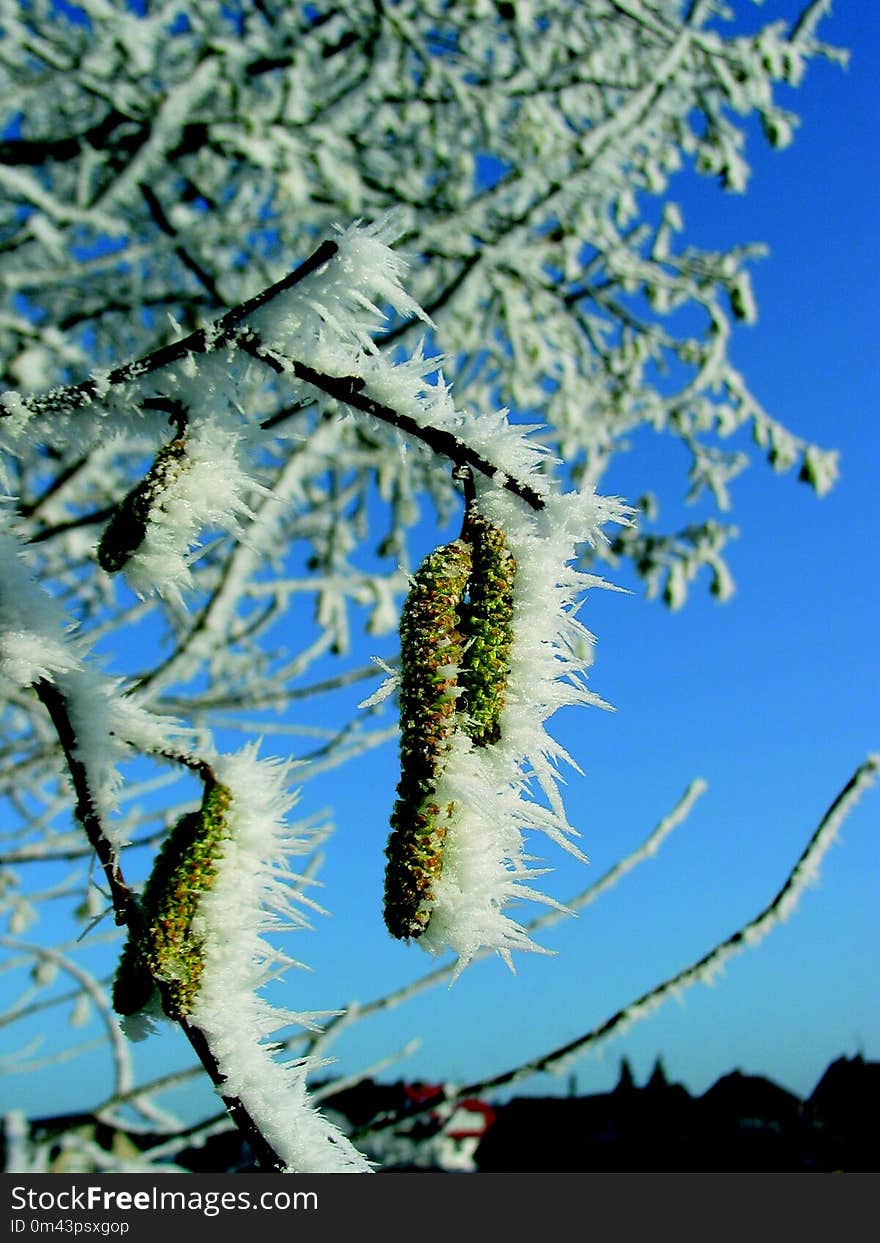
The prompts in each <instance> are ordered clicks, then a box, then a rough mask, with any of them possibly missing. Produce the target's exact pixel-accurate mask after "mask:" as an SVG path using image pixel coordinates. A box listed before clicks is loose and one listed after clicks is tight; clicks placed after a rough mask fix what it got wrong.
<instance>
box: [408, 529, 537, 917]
mask: <svg viewBox="0 0 880 1243" xmlns="http://www.w3.org/2000/svg"><path fill="white" fill-rule="evenodd" d="M515 573H516V564H515V562H514V559H513V557H512V555H511V554H510V552H509V550H508V549H507V547H506V543H505V539H504V534H503V532H502V531H500V530H499V529H498V528H497V527H494V526H492V525H491V524H490V523H488V522H487V521H486V519H485V518H483V517H482V516H481V515H479V514H476V513H473V512H471V513H469V514H468V516H467V519H466V522H465V527H464V532H463V535H462V538H460V539H457V540H455V541H453V542H452V543H450V544H446V545H444V546H443V547H442V548H438V549H437V550H436V551H434V552H432V553H430V554H429V555H428V556H427V557H426V558H425V560H424V561H423V562H422V564H421V566H420V567H419V569H418V571H417V572H416V574H415V576H414V578H413V582H412V586H411V588H410V591H409V594H408V596H407V598H406V601H405V602H404V606H403V611H402V614H401V621H400V658H401V681H400V761H401V776H400V781H399V783H398V787H397V795H398V797H397V801H396V802H395V805H394V811H393V813H392V816H391V828H392V831H391V836H390V838H389V839H388V845H387V847H386V851H385V854H386V856H387V859H388V864H387V867H386V870H385V923H386V925H387V927H388V931H389V932H390V933H391V935H392V936H394V937H397V938H399V939H401V940H406V939H407V938H410V937H419V936H421V935H422V933H423V932H424V931H425V930H426V928H427V927H428V923H429V922H430V918H431V907H432V903H433V900H434V893H433V888H432V886H433V882H434V881H435V880H436V879H437V877H438V876H439V875H440V872H441V870H442V866H443V846H444V840H445V838H446V834H447V832H448V829H449V827H450V825H451V823H452V819H453V816H454V813H455V805H454V804H453V803H450V804H448V805H447V806H445V807H443V806H440V804H439V803H438V801H437V798H436V790H437V785H438V782H439V779H440V776H441V774H442V772H443V767H444V763H445V759H446V754H447V752H448V750H449V746H450V743H451V741H452V738H453V736H454V734H455V733H456V731H457V730H463V732H464V733H465V734H467V735H468V736H469V737H470V738H471V739H472V740H473V744H474V746H478V747H482V746H487V745H489V744H490V743H493V742H497V741H498V739H499V738H500V736H501V726H500V715H501V710H502V708H503V706H504V690H505V686H506V683H507V675H508V672H509V666H508V651H509V648H510V642H511V613H512V607H513V581H514V576H515Z"/></svg>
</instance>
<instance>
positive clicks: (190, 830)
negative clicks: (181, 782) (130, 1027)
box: [113, 781, 232, 1019]
mask: <svg viewBox="0 0 880 1243" xmlns="http://www.w3.org/2000/svg"><path fill="white" fill-rule="evenodd" d="M231 800H232V795H231V793H230V791H229V790H228V789H227V787H226V786H223V785H220V784H219V783H218V782H214V781H211V782H209V783H208V785H207V786H206V787H205V793H204V796H203V798H202V805H201V807H200V808H199V810H198V811H195V812H189V813H188V814H187V815H185V816H182V817H181V818H180V820H178V822H177V824H176V825H175V826H174V828H173V829H172V830H171V832H170V833H169V835H168V837H167V838H166V840H165V842H164V844H163V846H162V848H161V850H160V851H159V853H158V854H157V856H156V860H155V863H154V864H153V870H152V872H151V873H150V876H149V879H148V880H147V883H146V886H145V887H144V892H143V896H142V900H141V901H142V907H143V914H144V930H143V932H142V933H141V934H140V935H139V936H137V937H135V936H133V935H129V939H128V941H127V942H126V945H125V948H124V950H123V951H122V957H121V959H120V962H119V967H118V970H117V972H116V978H115V980H114V983H113V1008H114V1010H116V1012H117V1013H118V1014H124V1015H129V1014H136V1013H137V1012H138V1011H139V1010H141V1009H143V1007H144V1006H145V1005H146V1004H147V1003H148V1002H149V1000H150V998H151V996H152V994H153V990H154V988H156V987H158V989H159V995H160V997H161V1001H162V1009H163V1010H164V1012H165V1013H166V1014H167V1015H168V1017H169V1018H172V1019H179V1018H183V1017H185V1016H186V1015H187V1014H188V1013H189V1010H190V1007H191V1005H192V1002H193V999H194V997H195V995H196V993H197V992H198V988H199V980H200V978H201V974H202V942H201V939H200V937H199V936H198V935H197V934H196V933H195V932H194V931H193V926H192V925H193V918H194V916H195V915H196V912H197V910H198V905H199V900H200V898H201V896H202V894H203V893H204V892H205V891H206V890H208V889H210V888H211V886H212V885H213V883H214V878H215V875H216V863H217V857H218V854H219V852H220V848H221V846H222V843H223V841H224V839H225V838H226V837H227V836H228V831H227V812H228V810H229V805H230V803H231Z"/></svg>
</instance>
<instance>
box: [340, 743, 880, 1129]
mask: <svg viewBox="0 0 880 1243" xmlns="http://www.w3.org/2000/svg"><path fill="white" fill-rule="evenodd" d="M878 770H880V755H870V756H868V758H867V759H866V760H865V761H864V762H863V763H862V764H860V765H859V767H858V768H857V769H856V770H855V772H854V773H853V775H852V776H851V777H850V779H849V781H847V783H846V785H845V786H844V787H843V789H842V790H841V791H840V793H839V794H838V795H837V796H836V797H835V799H834V800H833V802H832V803H831V805H830V807H829V808H828V810H827V811H826V812H825V815H824V816H823V817H822V819H821V820H820V822H819V825H818V827H817V828H816V830H815V832H814V833H813V835H812V837H811V838H810V840H809V842H808V843H807V845H806V846H805V848H804V850H803V851H802V853H801V855H800V858H799V859H798V860H797V862H796V863H795V865H794V867H793V868H792V870H791V871H790V872H789V874H788V876H787V877H786V879H785V881H784V883H783V884H782V886H781V888H780V889H779V891H778V892H777V893H776V895H775V897H774V898H772V900H771V901H770V902H768V904H767V905H766V906H765V907H764V908H763V909H762V910H761V911H760V912H759V913H758V914H757V915H756V916H755V917H754V918H753V919H751V920H750V921H749V922H748V923H747V924H744V925H743V926H742V927H741V928H740V929H739V930H738V931H737V932H734V933H733V934H732V935H731V936H729V937H726V938H725V939H724V940H723V941H720V942H719V943H718V944H717V945H716V946H715V947H714V948H713V949H711V950H709V951H708V953H706V954H704V955H703V956H702V957H701V958H698V959H697V960H696V961H695V962H693V963H691V964H690V965H689V966H687V967H684V968H683V969H682V970H681V971H679V972H677V973H676V974H675V975H672V976H670V977H669V978H668V979H666V980H664V981H663V983H662V984H658V985H656V986H655V987H654V988H652V989H649V990H648V992H646V993H643V994H642V995H641V997H639V998H637V999H636V1000H635V1001H633V1002H630V1004H629V1005H626V1006H623V1007H622V1008H621V1009H620V1010H618V1011H617V1012H616V1013H615V1014H612V1015H611V1017H610V1018H607V1019H605V1020H604V1022H602V1023H599V1024H598V1025H597V1026H596V1027H593V1028H591V1029H590V1031H588V1032H584V1033H582V1034H581V1035H579V1036H576V1037H575V1038H574V1040H570V1041H569V1042H568V1043H567V1044H564V1045H560V1046H559V1047H558V1048H556V1049H553V1050H551V1051H550V1052H549V1053H545V1054H542V1055H541V1056H540V1057H537V1058H534V1059H532V1060H531V1061H527V1062H522V1063H520V1064H519V1065H518V1066H515V1067H513V1068H512V1069H511V1070H507V1071H504V1072H502V1073H501V1074H498V1075H492V1076H490V1077H488V1078H485V1079H479V1080H476V1081H474V1082H473V1083H468V1084H466V1085H465V1086H464V1087H461V1088H440V1089H439V1091H438V1093H437V1095H436V1096H435V1097H432V1098H431V1099H430V1100H428V1101H426V1102H424V1103H423V1104H422V1105H420V1106H419V1107H418V1108H417V1109H415V1110H413V1111H409V1112H408V1113H407V1117H408V1118H410V1117H413V1116H414V1114H416V1113H423V1112H425V1111H427V1110H430V1109H434V1108H436V1107H437V1105H439V1104H441V1103H444V1102H448V1101H457V1100H462V1099H464V1098H466V1097H471V1096H480V1095H482V1094H483V1093H485V1092H489V1091H493V1090H495V1089H497V1088H502V1087H506V1086H508V1085H509V1084H512V1083H519V1082H521V1081H522V1080H523V1079H527V1078H530V1077H531V1076H532V1075H536V1074H540V1073H541V1072H543V1071H548V1070H553V1071H557V1072H558V1071H559V1069H560V1067H561V1066H562V1065H563V1064H564V1063H565V1062H567V1061H570V1060H571V1059H572V1058H574V1057H576V1056H579V1055H580V1054H582V1053H584V1052H585V1051H586V1050H587V1049H589V1048H592V1047H593V1046H595V1045H597V1044H599V1042H600V1041H602V1040H607V1039H608V1037H609V1036H611V1035H613V1034H619V1033H620V1032H621V1031H623V1030H624V1029H625V1028H626V1027H628V1026H629V1025H630V1024H631V1023H634V1022H636V1021H637V1020H638V1019H640V1018H644V1017H645V1016H646V1015H647V1014H649V1013H651V1012H652V1011H653V1010H656V1009H657V1007H658V1006H660V1005H661V1004H662V1003H663V1002H664V1001H666V1000H667V999H668V998H669V997H671V996H673V995H681V993H682V992H684V990H685V989H686V988H689V987H690V986H691V985H692V984H697V983H700V982H705V983H708V982H709V981H710V980H712V979H714V978H715V976H716V975H717V974H718V972H719V971H720V970H721V968H722V967H723V965H724V964H725V963H726V962H727V960H728V959H729V958H731V957H733V955H734V954H736V953H739V952H740V951H742V950H744V949H746V948H751V947H753V946H755V945H757V944H758V942H759V941H762V940H763V939H764V937H765V936H766V935H767V934H768V933H769V932H771V931H772V930H773V928H775V927H776V926H777V925H778V924H780V923H782V922H783V920H785V919H787V918H788V916H789V915H790V914H791V913H792V911H793V910H794V908H795V906H796V905H797V902H798V900H799V898H800V897H801V896H802V894H803V891H804V889H805V888H806V887H807V886H808V885H809V884H810V883H811V882H812V881H813V880H814V879H815V878H816V876H817V874H818V870H819V867H820V865H821V862H822V859H823V858H824V856H825V854H826V853H827V851H828V849H829V848H830V846H831V845H832V843H833V842H834V840H835V838H836V836H837V833H838V831H839V829H840V827H841V825H842V824H843V821H844V820H845V819H846V816H847V815H848V814H849V812H850V811H851V810H852V808H853V807H854V805H855V803H856V802H857V801H858V799H859V797H860V796H861V795H862V794H863V793H864V791H865V790H866V789H867V788H868V787H869V786H870V785H871V784H872V783H873V782H874V779H875V778H876V776H877V773H878ZM398 1121H399V1115H397V1114H395V1115H394V1116H387V1117H385V1116H383V1117H380V1118H378V1119H374V1121H373V1122H372V1123H369V1124H368V1125H367V1126H365V1127H362V1128H361V1129H360V1130H359V1131H358V1132H357V1133H356V1134H355V1136H354V1138H355V1139H357V1138H359V1137H360V1136H362V1135H365V1134H369V1133H372V1132H374V1131H381V1130H385V1129H386V1128H387V1127H390V1126H394V1125H395V1124H396V1123H397V1122H398Z"/></svg>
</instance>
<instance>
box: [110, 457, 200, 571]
mask: <svg viewBox="0 0 880 1243" xmlns="http://www.w3.org/2000/svg"><path fill="white" fill-rule="evenodd" d="M185 469H186V438H185V437H184V436H175V438H174V439H173V440H172V441H171V442H170V443H169V444H167V445H165V446H164V447H163V448H162V449H160V450H159V452H158V453H157V455H156V458H155V461H154V462H153V464H152V466H151V467H150V469H149V470H148V471H147V473H146V475H145V476H144V478H143V479H141V481H140V482H139V483H137V484H136V485H135V486H134V487H133V488H132V490H131V491H130V492H129V493H128V495H127V496H125V497H123V499H122V500H121V501H120V502H119V504H118V505H117V506H116V508H115V510H114V511H113V515H112V517H111V518H110V521H109V522H108V523H107V526H106V527H105V528H104V534H103V535H102V536H101V542H100V543H99V544H98V550H97V556H98V564H99V565H100V566H101V568H102V569H104V570H107V572H108V573H110V574H113V573H115V572H116V571H117V570H121V569H122V568H123V566H124V565H125V564H126V562H127V561H128V560H129V558H131V557H132V556H133V555H134V554H135V553H136V552H137V550H138V549H139V548H140V546H141V544H142V543H143V542H144V538H145V536H146V534H147V526H148V525H149V521H150V511H151V510H152V508H153V506H154V505H155V504H156V503H157V501H158V500H159V498H160V497H161V496H162V493H163V492H165V491H166V490H167V488H168V487H169V485H170V484H171V483H173V481H174V480H175V479H176V478H177V476H178V475H179V474H180V472H181V470H185Z"/></svg>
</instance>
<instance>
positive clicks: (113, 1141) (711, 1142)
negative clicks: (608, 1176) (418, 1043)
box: [0, 1056, 880, 1173]
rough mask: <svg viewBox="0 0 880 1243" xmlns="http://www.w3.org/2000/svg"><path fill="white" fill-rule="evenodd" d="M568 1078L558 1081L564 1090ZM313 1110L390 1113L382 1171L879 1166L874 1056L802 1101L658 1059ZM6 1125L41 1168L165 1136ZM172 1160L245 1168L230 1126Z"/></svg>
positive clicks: (829, 1077)
mask: <svg viewBox="0 0 880 1243" xmlns="http://www.w3.org/2000/svg"><path fill="white" fill-rule="evenodd" d="M574 1087H575V1083H574V1080H570V1081H569V1084H568V1091H569V1093H571V1092H572V1090H573V1089H574ZM425 1106H428V1108H425ZM322 1108H323V1109H325V1110H326V1111H327V1112H328V1113H329V1114H330V1115H331V1116H333V1117H334V1119H336V1120H338V1122H339V1125H340V1126H341V1127H342V1129H344V1130H356V1129H358V1128H360V1127H365V1126H368V1125H369V1123H370V1122H371V1121H372V1120H373V1119H374V1118H377V1117H380V1116H383V1115H385V1116H388V1115H391V1116H394V1117H395V1118H396V1121H395V1124H394V1126H391V1127H387V1128H383V1129H382V1130H380V1131H376V1132H375V1133H374V1134H373V1135H372V1136H369V1137H368V1138H367V1139H366V1141H364V1142H362V1147H363V1148H364V1149H365V1151H366V1152H367V1155H368V1156H370V1157H371V1158H372V1159H374V1160H376V1161H377V1162H378V1163H379V1165H380V1168H381V1169H382V1170H387V1171H388V1172H391V1173H394V1172H405V1171H408V1170H421V1171H424V1170H438V1171H445V1172H449V1173H460V1172H470V1171H475V1170H476V1171H482V1172H486V1173H490V1172H491V1173H495V1172H510V1173H539V1172H550V1173H586V1172H601V1171H619V1172H623V1171H634V1172H650V1173H672V1172H676V1171H680V1172H722V1173H726V1172H734V1171H754V1172H766V1171H807V1172H822V1171H829V1170H846V1171H859V1172H876V1171H877V1170H878V1169H880V1143H878V1137H877V1128H878V1121H877V1120H878V1117H880V1063H878V1062H866V1061H865V1060H864V1058H862V1057H861V1056H858V1057H853V1058H845V1057H841V1058H838V1059H837V1060H836V1061H834V1062H832V1063H831V1064H830V1065H829V1066H828V1068H827V1070H826V1071H825V1072H824V1073H823V1075H822V1077H821V1078H820V1080H819V1082H818V1083H817V1085H816V1087H815V1088H814V1089H813V1092H812V1093H811V1094H810V1096H809V1097H808V1098H807V1100H806V1101H804V1102H801V1101H800V1100H799V1099H798V1097H796V1096H795V1095H794V1094H793V1093H791V1092H788V1091H786V1089H785V1088H782V1087H780V1086H779V1084H776V1083H773V1081H772V1080H770V1079H767V1078H764V1077H763V1076H761V1075H746V1074H743V1073H742V1072H741V1071H739V1070H734V1071H731V1072H730V1073H729V1074H727V1075H723V1076H722V1077H721V1078H720V1079H719V1080H718V1081H717V1082H716V1083H714V1084H713V1085H712V1086H711V1087H710V1088H709V1089H708V1090H707V1091H706V1092H705V1093H704V1094H703V1095H702V1096H699V1097H694V1096H692V1095H691V1094H690V1092H688V1091H687V1089H686V1088H684V1087H683V1086H682V1085H681V1084H677V1083H670V1082H669V1080H668V1079H667V1076H666V1072H665V1070H664V1067H663V1063H662V1061H661V1060H660V1059H659V1058H658V1059H657V1061H656V1062H655V1064H654V1067H653V1070H652V1071H651V1074H650V1076H649V1078H648V1080H647V1082H646V1084H645V1085H644V1087H641V1088H639V1087H637V1086H636V1083H635V1080H634V1078H633V1073H632V1068H631V1066H630V1064H629V1062H628V1061H627V1060H626V1059H625V1058H624V1059H623V1060H622V1062H621V1067H620V1077H619V1079H618V1082H617V1085H616V1086H615V1087H614V1089H613V1090H612V1091H611V1092H603V1093H595V1094H593V1095H590V1096H573V1095H567V1096H554V1097H525V1096H524V1097H518V1098H515V1099H513V1100H511V1101H510V1102H509V1103H508V1104H506V1105H497V1106H492V1105H490V1104H488V1103H487V1102H485V1101H481V1100H477V1099H473V1098H470V1099H466V1100H462V1101H459V1102H457V1103H456V1104H455V1105H450V1104H447V1103H445V1102H444V1101H443V1090H442V1088H441V1086H440V1085H438V1084H431V1083H420V1082H417V1083H405V1082H403V1081H399V1082H397V1083H389V1084H383V1083H376V1082H374V1081H373V1080H372V1079H365V1080H363V1081H362V1082H360V1083H358V1084H355V1085H353V1086H352V1087H348V1088H345V1089H343V1090H342V1091H340V1092H337V1093H335V1094H332V1095H328V1096H326V1097H325V1098H324V1099H323V1100H322ZM20 1123H21V1128H23V1129H22V1130H21V1133H22V1135H24V1136H25V1137H26V1139H27V1140H29V1141H30V1142H38V1143H41V1144H43V1145H48V1146H49V1147H48V1162H47V1168H48V1169H49V1170H51V1171H52V1172H55V1173H62V1172H70V1170H71V1169H72V1166H71V1164H70V1163H71V1160H73V1159H74V1157H73V1154H72V1150H71V1149H70V1148H69V1146H68V1144H67V1143H66V1142H65V1136H66V1135H67V1136H69V1135H70V1134H71V1131H75V1132H76V1134H77V1135H78V1136H79V1138H80V1139H81V1141H82V1144H79V1145H77V1148H76V1159H78V1161H79V1162H81V1161H82V1158H83V1153H84V1152H86V1151H87V1150H88V1149H89V1148H91V1149H92V1150H93V1151H94V1153H95V1164H94V1168H95V1169H96V1170H97V1169H100V1168H102V1161H101V1159H100V1153H101V1152H112V1153H114V1154H115V1155H116V1156H117V1157H118V1158H122V1159H123V1160H125V1159H135V1158H136V1156H137V1153H138V1151H139V1150H141V1151H143V1150H149V1149H150V1148H151V1147H152V1146H154V1145H155V1144H159V1143H162V1142H163V1140H164V1139H165V1138H166V1137H164V1136H162V1135H159V1134H156V1135H149V1134H147V1133H145V1132H134V1133H129V1132H128V1131H126V1130H125V1128H123V1127H115V1126H113V1125H111V1124H109V1123H107V1122H104V1121H101V1120H99V1119H96V1118H95V1117H94V1116H92V1115H90V1114H82V1115H73V1114H67V1115H59V1116H57V1117H48V1118H38V1119H30V1120H28V1119H25V1118H21V1119H20ZM4 1140H5V1131H4V1129H3V1128H0V1168H2V1169H4V1170H5V1169H6V1155H5V1151H4ZM83 1145H85V1147H84V1146H83ZM44 1151H45V1149H44ZM175 1164H176V1168H183V1169H185V1170H191V1171H193V1172H216V1173H227V1172H234V1171H240V1172H247V1171H252V1170H254V1169H255V1164H254V1159H253V1156H252V1154H251V1153H250V1151H249V1149H248V1146H247V1144H246V1143H245V1142H244V1141H243V1140H242V1138H241V1136H240V1134H239V1133H238V1132H237V1131H235V1130H234V1129H230V1130H228V1131H225V1132H223V1133H221V1134H215V1135H211V1136H208V1137H206V1138H205V1139H203V1140H201V1141H200V1142H198V1143H197V1144H194V1145H193V1146H192V1147H191V1148H188V1149H184V1150H183V1151H181V1152H179V1153H178V1154H177V1155H176V1158H175ZM79 1168H80V1169H81V1168H82V1167H81V1164H80V1166H79ZM8 1172H10V1173H14V1172H16V1171H13V1170H9V1171H8Z"/></svg>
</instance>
